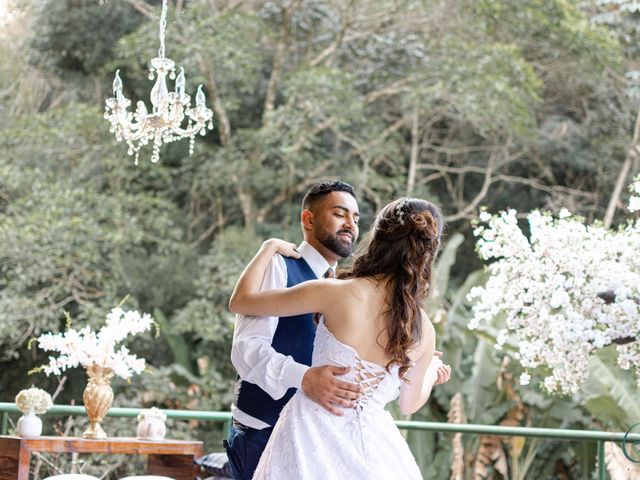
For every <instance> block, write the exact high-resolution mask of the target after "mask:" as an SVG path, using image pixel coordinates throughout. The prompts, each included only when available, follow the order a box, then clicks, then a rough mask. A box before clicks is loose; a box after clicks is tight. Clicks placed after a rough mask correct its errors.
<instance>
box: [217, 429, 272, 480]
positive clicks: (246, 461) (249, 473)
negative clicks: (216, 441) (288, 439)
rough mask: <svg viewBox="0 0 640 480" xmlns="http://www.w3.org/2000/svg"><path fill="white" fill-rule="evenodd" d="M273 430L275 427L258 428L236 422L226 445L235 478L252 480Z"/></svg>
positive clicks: (236, 479)
mask: <svg viewBox="0 0 640 480" xmlns="http://www.w3.org/2000/svg"><path fill="white" fill-rule="evenodd" d="M271 432H273V427H271V428H265V429H263V430H256V429H255V428H250V427H245V426H243V425H240V424H238V423H234V425H233V426H232V427H231V432H230V434H229V439H228V440H227V442H226V445H225V447H226V450H227V457H229V466H230V467H231V472H232V473H233V478H234V480H251V478H252V477H253V473H254V472H255V470H256V467H257V466H258V461H260V455H262V452H263V451H264V448H265V447H266V446H267V442H268V441H269V437H270V436H271Z"/></svg>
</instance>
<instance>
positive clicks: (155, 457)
mask: <svg viewBox="0 0 640 480" xmlns="http://www.w3.org/2000/svg"><path fill="white" fill-rule="evenodd" d="M34 452H42V453H68V452H77V453H124V454H139V455H147V456H148V457H147V473H148V474H151V475H164V476H167V477H172V478H175V479H177V480H193V478H194V472H195V469H194V466H193V460H194V458H197V457H200V456H202V455H204V447H203V444H202V442H195V441H187V440H166V439H165V440H159V441H150V440H138V439H136V438H107V439H105V440H87V439H84V438H77V437H37V438H21V437H13V436H0V480H29V464H30V462H31V454H32V453H34ZM67 473H68V472H67Z"/></svg>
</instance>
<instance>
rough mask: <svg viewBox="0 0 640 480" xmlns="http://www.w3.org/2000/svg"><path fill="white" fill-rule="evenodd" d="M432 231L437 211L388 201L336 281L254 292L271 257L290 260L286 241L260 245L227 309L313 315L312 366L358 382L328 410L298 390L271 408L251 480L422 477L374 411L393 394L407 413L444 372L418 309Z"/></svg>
mask: <svg viewBox="0 0 640 480" xmlns="http://www.w3.org/2000/svg"><path fill="white" fill-rule="evenodd" d="M441 234H442V214H441V213H440V210H439V209H438V207H436V206H435V205H434V204H432V203H430V202H427V201H425V200H420V199H416V198H403V199H400V200H396V201H394V202H391V203H390V204H388V205H387V206H386V207H384V208H383V209H382V211H381V212H380V213H379V214H378V216H377V217H376V219H375V222H374V225H373V227H372V229H371V231H370V232H369V234H368V236H367V238H366V239H365V242H364V244H363V245H362V246H361V248H360V249H359V251H358V252H357V253H356V255H355V258H354V260H353V262H352V263H351V265H350V266H349V267H347V269H346V271H344V272H341V274H340V277H341V279H340V280H335V279H322V280H312V281H308V282H305V283H302V284H299V285H297V286H295V287H292V288H288V289H277V290H269V291H264V292H260V285H261V282H262V277H263V275H264V272H265V269H266V268H267V265H268V263H269V260H270V259H271V257H272V256H273V255H275V254H281V255H284V256H291V257H296V258H298V257H299V254H298V253H297V252H296V250H295V245H294V244H291V243H288V242H284V241H282V240H277V239H270V240H267V241H266V242H264V244H263V245H262V247H261V248H260V250H259V251H258V253H257V254H256V256H255V257H254V258H253V260H252V261H251V262H250V263H249V265H248V266H247V268H246V269H245V271H244V272H243V273H242V275H241V277H240V279H239V280H238V283H237V285H236V288H235V290H234V292H233V295H232V297H231V301H230V304H229V308H230V309H231V310H232V311H233V312H235V313H241V314H245V315H280V316H288V315H297V314H302V313H307V312H320V313H321V314H322V317H321V319H320V322H319V325H318V328H317V332H316V339H315V344H314V351H313V364H314V365H324V364H333V365H337V366H348V367H351V370H350V371H349V373H347V374H346V375H345V377H346V378H345V379H346V380H348V381H352V382H357V383H359V384H360V385H361V386H362V388H363V393H362V394H360V396H359V397H358V398H356V394H353V395H354V396H353V397H350V398H344V400H343V402H342V404H341V406H339V407H338V410H339V411H340V413H341V415H340V416H335V415H332V414H331V413H329V412H328V411H326V410H324V409H323V408H322V407H320V406H318V405H317V404H316V403H314V402H313V401H311V400H310V399H308V398H307V397H306V396H305V394H304V392H302V390H298V392H297V393H296V394H295V395H294V397H293V398H292V399H291V400H290V401H289V403H288V404H287V405H286V406H285V408H284V409H283V411H282V413H281V414H280V418H279V420H278V422H277V424H276V426H275V428H274V431H273V434H272V435H271V438H270V440H269V443H268V444H267V447H266V449H265V451H264V453H263V455H262V457H261V459H260V463H259V464H258V468H257V470H256V472H255V475H254V477H253V478H254V479H273V480H285V479H292V480H293V479H304V480H315V479H317V480H325V479H328V478H330V479H332V480H336V479H358V480H374V479H380V480H382V479H384V480H389V479H396V478H397V479H403V480H404V479H420V478H422V477H421V474H420V470H419V469H418V466H417V464H416V462H415V459H414V458H413V456H412V454H411V452H410V450H409V447H408V445H407V443H406V442H405V440H404V438H403V437H402V435H401V434H400V432H399V431H398V429H397V428H396V426H395V425H394V423H393V418H392V417H391V415H390V414H389V412H387V411H386V410H385V409H384V407H385V405H386V404H387V403H388V402H390V401H392V400H395V399H396V398H397V397H398V391H399V396H400V399H399V401H400V410H401V411H402V413H404V414H411V413H414V412H415V411H417V410H418V409H419V408H420V407H422V406H423V405H424V404H425V402H426V401H427V399H428V398H429V395H430V393H431V389H432V387H433V386H434V385H437V384H440V383H444V382H446V381H448V380H449V377H450V374H451V369H450V367H449V366H447V365H444V364H443V363H442V362H441V361H440V359H439V358H438V355H439V352H436V351H435V332H434V328H433V325H432V324H431V322H430V321H429V319H428V318H427V316H426V314H425V312H424V311H423V310H422V309H421V308H420V305H421V304H422V303H423V302H424V300H425V298H426V296H427V293H428V290H429V286H430V285H431V283H432V278H431V274H432V266H433V261H434V259H435V256H436V254H437V251H438V247H439V245H440V239H441Z"/></svg>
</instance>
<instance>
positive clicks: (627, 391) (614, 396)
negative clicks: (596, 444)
mask: <svg viewBox="0 0 640 480" xmlns="http://www.w3.org/2000/svg"><path fill="white" fill-rule="evenodd" d="M639 395H640V392H638V387H637V385H636V383H635V381H634V380H633V378H632V377H631V375H629V374H628V372H624V371H621V370H620V367H618V365H617V364H616V360H615V349H614V348H613V347H609V348H605V349H603V350H601V351H600V352H599V353H598V355H595V356H593V357H591V359H590V360H589V377H588V378H587V381H586V382H585V383H584V385H583V388H582V390H581V392H580V394H579V397H580V398H579V399H578V401H581V402H582V403H583V404H584V406H585V407H586V408H587V410H588V411H589V412H590V413H591V414H592V415H593V416H595V417H596V418H597V419H598V420H599V421H601V422H604V423H605V424H606V425H607V426H608V427H609V428H611V429H613V430H618V431H626V430H627V428H629V426H630V425H632V424H633V423H635V422H637V421H638V419H639V418H640V404H639V403H638V401H637V399H638V397H639Z"/></svg>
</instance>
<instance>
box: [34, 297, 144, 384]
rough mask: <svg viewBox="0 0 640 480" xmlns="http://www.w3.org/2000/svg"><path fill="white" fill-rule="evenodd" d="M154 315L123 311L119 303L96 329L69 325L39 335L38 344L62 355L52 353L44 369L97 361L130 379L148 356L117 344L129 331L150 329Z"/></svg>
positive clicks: (57, 371) (48, 371)
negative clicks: (140, 354) (61, 329)
mask: <svg viewBox="0 0 640 480" xmlns="http://www.w3.org/2000/svg"><path fill="white" fill-rule="evenodd" d="M153 323H154V321H153V318H151V315H149V314H147V313H145V314H144V315H140V313H138V312H137V311H135V310H129V311H124V310H122V309H121V308H120V307H116V308H114V309H113V310H111V312H109V314H108V315H107V321H106V324H105V325H104V326H103V327H102V328H101V329H100V330H99V331H98V332H97V333H96V332H94V331H93V330H91V328H90V327H85V328H83V329H81V330H75V329H73V328H70V326H68V328H67V330H66V331H65V332H63V333H57V334H53V333H45V334H44V335H41V336H40V337H38V338H37V342H38V347H39V348H41V349H42V350H45V351H51V352H58V353H59V354H60V355H59V356H58V357H57V358H56V357H49V363H48V364H46V365H44V366H43V367H42V370H44V372H45V373H46V374H47V375H49V374H51V373H53V374H54V375H60V374H61V373H62V372H63V371H65V370H66V369H68V368H73V367H77V366H82V367H85V368H86V367H88V366H90V365H94V364H95V365H98V366H100V367H102V368H110V369H111V370H113V372H114V373H115V374H116V375H118V376H119V377H121V378H123V379H125V380H126V379H129V378H131V376H132V375H133V374H134V373H136V374H139V373H141V372H142V371H143V370H144V368H145V360H144V359H143V358H138V357H136V356H135V355H132V354H131V353H129V349H128V348H127V347H125V346H120V347H119V348H118V347H117V344H118V343H120V342H122V341H123V340H125V339H126V338H127V337H128V336H129V335H137V334H138V333H142V332H146V331H149V330H150V329H151V325H152V324H153Z"/></svg>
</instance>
